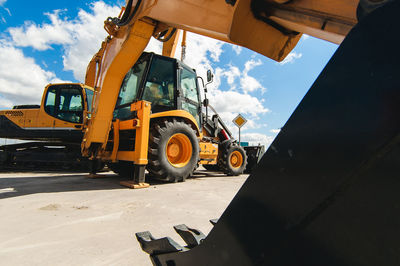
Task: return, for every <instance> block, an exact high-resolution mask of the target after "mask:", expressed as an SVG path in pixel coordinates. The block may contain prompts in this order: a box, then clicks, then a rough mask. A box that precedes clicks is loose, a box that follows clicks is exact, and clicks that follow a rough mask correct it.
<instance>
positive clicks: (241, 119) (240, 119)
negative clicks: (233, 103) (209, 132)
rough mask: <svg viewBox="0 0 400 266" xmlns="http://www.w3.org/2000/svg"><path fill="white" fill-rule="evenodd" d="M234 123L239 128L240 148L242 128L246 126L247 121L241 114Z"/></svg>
mask: <svg viewBox="0 0 400 266" xmlns="http://www.w3.org/2000/svg"><path fill="white" fill-rule="evenodd" d="M232 122H233V123H234V124H235V125H236V126H237V127H238V128H239V146H240V128H241V127H242V126H243V125H244V124H246V122H247V120H246V118H244V117H243V116H242V115H241V114H238V115H237V116H236V117H235V118H234V119H233V120H232Z"/></svg>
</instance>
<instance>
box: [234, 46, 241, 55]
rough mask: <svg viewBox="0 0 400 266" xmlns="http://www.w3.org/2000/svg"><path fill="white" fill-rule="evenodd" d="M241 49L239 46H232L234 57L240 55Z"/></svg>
mask: <svg viewBox="0 0 400 266" xmlns="http://www.w3.org/2000/svg"><path fill="white" fill-rule="evenodd" d="M242 49H243V48H242V47H241V46H239V45H232V50H233V51H234V52H235V53H236V55H240V53H241V52H242Z"/></svg>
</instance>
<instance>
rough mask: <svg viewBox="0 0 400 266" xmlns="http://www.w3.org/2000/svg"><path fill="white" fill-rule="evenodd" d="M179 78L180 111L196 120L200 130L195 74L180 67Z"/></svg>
mask: <svg viewBox="0 0 400 266" xmlns="http://www.w3.org/2000/svg"><path fill="white" fill-rule="evenodd" d="M179 76H180V78H179V81H180V82H179V84H180V90H181V96H180V104H181V109H182V110H185V111H188V112H189V113H190V114H191V115H192V116H193V117H194V118H195V119H196V121H197V124H198V126H199V128H201V102H200V91H199V90H198V86H197V75H196V72H194V71H192V70H189V69H188V68H186V67H182V69H181V71H180V75H179Z"/></svg>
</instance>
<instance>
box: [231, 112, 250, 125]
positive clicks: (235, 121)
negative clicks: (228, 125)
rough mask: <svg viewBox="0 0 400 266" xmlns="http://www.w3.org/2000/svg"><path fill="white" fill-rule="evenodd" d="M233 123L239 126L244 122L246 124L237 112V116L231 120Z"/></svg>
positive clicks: (244, 119)
mask: <svg viewBox="0 0 400 266" xmlns="http://www.w3.org/2000/svg"><path fill="white" fill-rule="evenodd" d="M232 122H233V123H235V125H237V126H238V127H239V128H241V127H242V126H243V125H244V124H246V122H247V120H246V118H244V117H243V116H242V115H241V114H238V116H236V117H235V119H233V120H232Z"/></svg>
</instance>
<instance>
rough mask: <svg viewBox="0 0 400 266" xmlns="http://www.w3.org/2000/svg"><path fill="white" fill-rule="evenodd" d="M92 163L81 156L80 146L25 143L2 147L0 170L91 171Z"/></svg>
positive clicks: (72, 144) (0, 151)
mask: <svg viewBox="0 0 400 266" xmlns="http://www.w3.org/2000/svg"><path fill="white" fill-rule="evenodd" d="M90 167H91V162H90V160H88V159H87V158H83V157H82V156H81V154H80V144H76V143H61V142H25V143H19V144H10V145H2V146H0V169H2V170H7V171H10V170H11V171H15V170H18V171H19V170H35V171H38V170H46V171H47V170H67V171H85V172H87V171H89V170H90Z"/></svg>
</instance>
